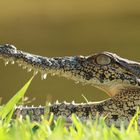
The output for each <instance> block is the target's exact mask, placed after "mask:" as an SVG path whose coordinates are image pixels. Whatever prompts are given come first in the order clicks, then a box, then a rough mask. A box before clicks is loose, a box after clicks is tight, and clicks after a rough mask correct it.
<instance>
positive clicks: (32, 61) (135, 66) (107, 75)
mask: <svg viewBox="0 0 140 140" xmlns="http://www.w3.org/2000/svg"><path fill="white" fill-rule="evenodd" d="M0 58H1V59H3V60H4V61H5V65H6V64H8V63H9V62H11V63H12V64H14V62H17V63H18V65H19V66H22V67H23V68H24V69H26V68H27V70H28V71H33V72H34V75H36V74H37V73H38V72H41V78H42V79H46V76H47V74H49V73H50V74H51V75H60V76H63V77H66V78H69V79H72V80H75V81H76V82H77V83H78V82H82V83H84V84H91V85H92V86H95V87H97V88H100V89H101V90H104V91H105V92H106V93H107V94H108V95H109V96H110V98H109V99H107V100H105V101H101V102H98V103H95V102H89V103H83V104H75V103H74V102H72V103H65V102H64V103H57V102H56V103H54V104H51V105H48V106H46V107H43V106H40V107H22V106H19V107H16V109H15V112H14V117H16V116H20V115H22V116H23V117H25V116H26V115H27V114H28V115H29V116H30V117H31V119H32V120H36V121H38V120H40V116H41V115H43V114H45V112H46V111H45V110H46V108H48V107H49V112H48V113H49V114H50V113H53V114H54V117H55V118H57V117H58V116H60V115H61V116H63V117H64V118H66V120H67V121H70V118H71V114H72V113H75V114H76V115H77V116H78V117H79V118H80V119H81V120H83V121H85V120H87V119H88V118H92V119H93V120H94V119H96V114H97V113H98V114H99V115H100V116H107V117H106V123H107V125H109V126H110V125H111V124H115V125H116V126H117V127H119V126H120V123H121V122H122V121H123V122H124V124H125V125H126V126H127V125H128V123H129V121H130V119H131V118H132V117H133V116H134V114H135V113H136V109H137V108H138V107H140V80H139V78H140V63H138V62H134V61H130V60H127V59H123V58H121V57H119V56H117V55H116V54H113V53H109V52H102V53H98V54H93V55H89V56H72V57H67V56H66V57H51V58H48V57H42V56H38V55H33V54H30V53H26V52H23V51H20V50H17V49H16V48H15V47H14V46H12V45H8V44H6V45H0ZM138 123H139V125H140V121H138Z"/></svg>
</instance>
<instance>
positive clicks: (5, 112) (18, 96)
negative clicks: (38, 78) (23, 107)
mask: <svg viewBox="0 0 140 140" xmlns="http://www.w3.org/2000/svg"><path fill="white" fill-rule="evenodd" d="M33 78H34V76H33V77H31V78H30V80H29V81H28V82H27V83H26V84H25V85H24V86H23V88H21V89H20V90H19V91H18V92H17V93H16V94H15V95H14V96H13V97H12V98H11V99H10V101H9V102H8V103H7V104H6V105H5V106H4V107H2V109H1V110H0V118H1V119H2V120H3V119H5V117H6V116H7V115H8V114H9V113H10V112H11V111H12V109H13V108H14V107H15V105H16V104H17V103H18V102H19V100H20V99H21V98H22V97H23V96H24V94H25V92H26V91H27V89H28V87H29V85H30V83H31V81H32V80H33Z"/></svg>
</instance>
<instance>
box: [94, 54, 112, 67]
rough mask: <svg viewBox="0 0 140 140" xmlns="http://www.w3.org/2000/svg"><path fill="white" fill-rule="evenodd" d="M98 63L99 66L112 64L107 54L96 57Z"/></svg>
mask: <svg viewBox="0 0 140 140" xmlns="http://www.w3.org/2000/svg"><path fill="white" fill-rule="evenodd" d="M96 62H97V64H99V65H108V64H110V62H111V58H110V57H109V56H107V55H105V54H101V55H98V56H97V57H96Z"/></svg>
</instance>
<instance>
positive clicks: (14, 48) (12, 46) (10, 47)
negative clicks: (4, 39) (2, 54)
mask: <svg viewBox="0 0 140 140" xmlns="http://www.w3.org/2000/svg"><path fill="white" fill-rule="evenodd" d="M4 47H6V48H9V49H13V50H16V49H17V48H16V47H15V46H14V45H10V44H5V45H4Z"/></svg>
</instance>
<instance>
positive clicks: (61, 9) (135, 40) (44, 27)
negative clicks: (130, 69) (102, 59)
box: [0, 0, 140, 105]
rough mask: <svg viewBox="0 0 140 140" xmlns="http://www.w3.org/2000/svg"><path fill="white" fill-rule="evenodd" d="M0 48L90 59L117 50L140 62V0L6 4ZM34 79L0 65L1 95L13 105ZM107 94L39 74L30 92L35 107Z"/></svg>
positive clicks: (1, 13) (18, 1)
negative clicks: (57, 101)
mask: <svg viewBox="0 0 140 140" xmlns="http://www.w3.org/2000/svg"><path fill="white" fill-rule="evenodd" d="M0 7H1V8H0V44H5V43H9V44H13V45H15V46H16V47H17V48H18V49H20V50H24V51H28V52H31V53H34V54H39V55H43V56H65V55H67V56H71V55H89V54H92V53H96V52H101V51H111V52H114V53H117V54H118V55H120V56H122V57H125V58H129V59H132V60H136V61H139V60H140V55H139V51H140V1H139V0H133V1H128V0H123V1H122V0H117V1H114V0H106V1H105V0H98V1H97V0H94V1H93V0H87V1H85V0H80V1H75V0H69V1H68V0H67V1H66V0H56V1H55V0H51V1H50V0H12V1H11V0H5V1H3V0H0ZM31 76H32V73H27V72H26V71H25V70H22V69H21V68H19V67H17V65H8V66H6V67H5V66H4V64H3V62H2V61H0V97H2V103H5V102H7V101H8V100H9V99H10V98H11V97H12V96H13V95H14V94H15V93H16V92H17V91H18V90H19V89H20V88H21V87H22V86H23V85H24V84H25V83H26V82H27V81H28V79H29V78H30V77H31ZM82 94H83V95H84V96H85V97H86V98H87V99H88V100H89V101H99V100H103V99H106V98H108V96H107V95H106V93H104V92H103V91H100V90H98V89H96V88H94V87H91V86H88V85H86V86H82V84H75V83H74V82H73V81H71V80H67V79H65V78H60V77H51V76H48V78H47V80H43V81H42V80H41V78H40V75H37V76H36V77H35V78H34V80H33V82H32V83H31V86H30V88H29V90H28V91H27V93H26V96H28V97H29V98H30V99H32V98H34V97H35V98H36V100H35V101H33V102H32V104H35V105H39V104H42V105H44V104H45V101H46V100H50V101H52V102H53V101H55V100H59V101H64V100H66V101H68V102H70V101H72V100H75V101H76V102H85V100H84V98H83V97H82Z"/></svg>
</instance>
